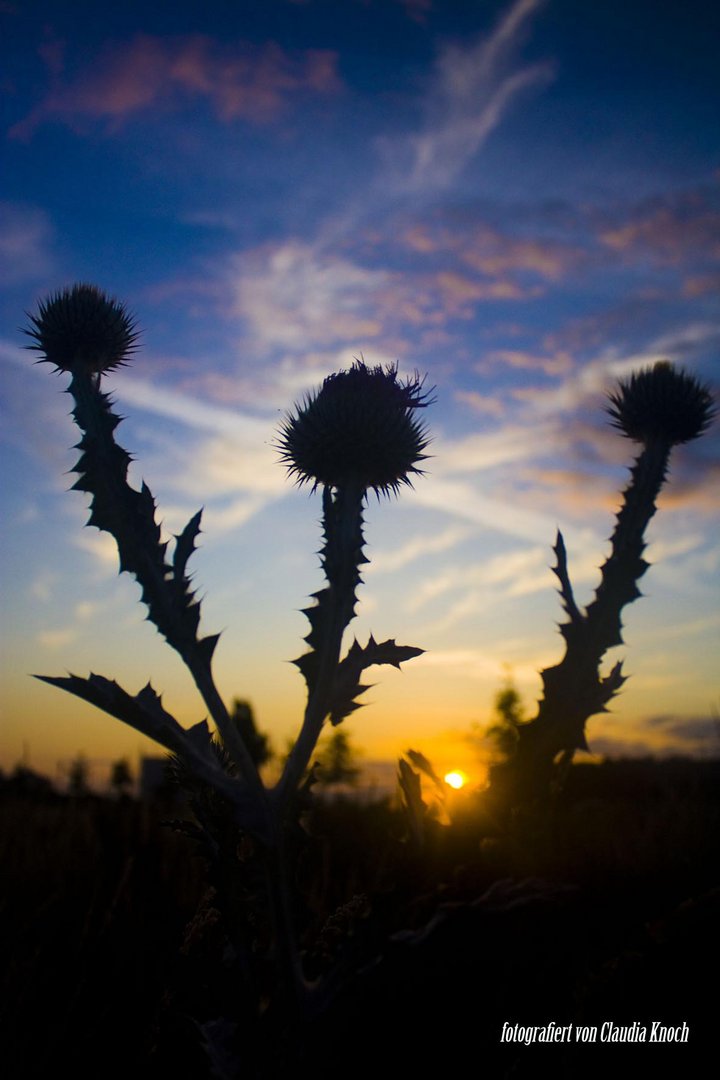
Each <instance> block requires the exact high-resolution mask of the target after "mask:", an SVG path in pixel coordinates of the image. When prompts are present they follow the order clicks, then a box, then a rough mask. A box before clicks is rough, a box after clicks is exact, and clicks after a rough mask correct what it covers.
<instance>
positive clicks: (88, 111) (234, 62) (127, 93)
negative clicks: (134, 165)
mask: <svg viewBox="0 0 720 1080" xmlns="http://www.w3.org/2000/svg"><path fill="white" fill-rule="evenodd" d="M340 85H341V84H340V79H339V76H338V73H337V56H336V54H335V53H332V52H328V51H324V50H305V51H302V52H294V53H290V52H287V51H286V50H284V49H283V48H281V47H280V46H279V45H278V44H276V43H274V42H268V43H267V44H265V45H264V46H262V47H260V48H258V47H257V46H256V45H251V44H249V43H245V42H236V43H232V44H231V43H220V42H218V41H216V40H215V39H213V38H211V37H209V36H207V35H205V34H191V35H187V36H184V37H157V36H153V35H150V34H138V35H137V36H136V37H135V38H133V40H132V41H129V42H123V43H121V44H112V45H109V46H107V47H106V48H105V50H104V52H103V53H102V54H101V55H100V56H98V57H96V58H95V60H94V61H93V62H91V63H90V65H89V66H88V67H87V68H85V69H84V70H83V71H81V72H80V73H79V74H78V75H77V76H76V77H75V78H71V79H69V80H66V79H64V78H63V76H62V75H60V74H59V73H57V72H55V73H54V74H53V75H52V86H51V90H50V92H49V93H48V95H47V96H46V97H45V98H44V100H43V101H41V102H40V103H39V104H38V105H37V106H36V107H35V108H34V109H33V110H32V111H31V112H30V114H29V115H28V116H27V117H25V118H24V119H23V120H22V121H20V123H18V124H16V125H15V127H14V128H12V129H11V131H10V135H11V136H13V137H15V138H21V139H22V138H30V137H31V136H32V135H33V133H34V132H35V130H36V128H37V127H38V126H39V125H40V124H42V123H44V122H46V121H48V120H59V121H61V122H63V123H66V124H69V125H70V126H71V127H74V128H77V127H78V125H79V124H83V123H86V122H87V121H95V122H97V121H104V122H105V123H108V124H110V125H111V127H117V126H118V125H121V124H123V123H124V122H125V121H127V120H128V119H130V118H131V117H137V116H139V115H142V114H145V113H147V112H148V111H150V110H162V111H174V110H176V109H179V108H182V107H183V106H184V105H187V104H188V103H192V102H193V101H197V100H201V101H205V102H207V103H208V104H209V105H210V107H211V109H212V110H213V112H214V114H215V115H216V116H217V118H218V119H219V120H221V121H223V122H225V123H230V122H233V121H237V120H249V121H253V122H267V121H269V120H272V119H273V118H274V117H276V116H277V115H278V113H279V112H280V111H281V110H282V109H283V108H285V107H286V106H287V105H288V103H290V102H292V100H293V98H295V97H296V95H297V94H298V93H310V94H328V93H334V92H337V91H338V89H339V88H340Z"/></svg>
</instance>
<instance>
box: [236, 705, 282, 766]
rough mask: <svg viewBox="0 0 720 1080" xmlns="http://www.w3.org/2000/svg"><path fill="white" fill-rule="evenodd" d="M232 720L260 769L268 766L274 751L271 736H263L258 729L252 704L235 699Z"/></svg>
mask: <svg viewBox="0 0 720 1080" xmlns="http://www.w3.org/2000/svg"><path fill="white" fill-rule="evenodd" d="M230 719H231V721H232V723H233V724H234V725H235V728H236V729H237V731H238V732H239V733H240V735H241V736H242V740H243V742H244V743H245V746H246V747H247V750H248V753H249V754H250V757H251V758H252V760H253V761H254V762H255V764H256V765H257V766H258V767H260V766H261V765H267V763H268V761H270V760H271V758H272V757H273V749H272V747H271V745H270V738H269V736H267V735H263V733H262V732H261V731H258V729H257V726H256V724H255V716H254V714H253V709H252V705H251V704H250V702H249V701H242V700H241V699H240V698H235V699H234V701H233V703H232V708H231V710H230Z"/></svg>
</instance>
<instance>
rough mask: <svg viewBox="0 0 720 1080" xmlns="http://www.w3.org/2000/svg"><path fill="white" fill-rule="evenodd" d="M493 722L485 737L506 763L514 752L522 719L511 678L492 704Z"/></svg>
mask: <svg viewBox="0 0 720 1080" xmlns="http://www.w3.org/2000/svg"><path fill="white" fill-rule="evenodd" d="M493 704H494V709H495V720H494V721H493V723H492V724H490V726H489V727H488V729H487V732H486V735H487V736H488V737H489V738H490V739H491V740H492V742H493V743H494V746H495V748H496V750H497V753H498V754H499V755H500V759H501V760H503V761H506V760H507V759H508V758H510V757H512V755H513V753H514V752H515V747H516V746H517V740H518V728H519V727H520V725H521V724H522V722H523V719H524V713H525V710H524V707H523V703H522V699H521V697H520V694H519V693H518V690H517V688H516V686H515V684H514V683H513V681H512V679H511V678H508V679H507V680H506V682H505V685H504V686H503V687H501V688H500V690H498V692H497V693H496V695H495V700H494V702H493Z"/></svg>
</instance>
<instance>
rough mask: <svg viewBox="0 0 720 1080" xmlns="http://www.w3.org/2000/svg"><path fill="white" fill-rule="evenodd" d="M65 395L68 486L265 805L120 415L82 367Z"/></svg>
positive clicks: (255, 793)
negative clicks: (71, 482) (178, 584)
mask: <svg viewBox="0 0 720 1080" xmlns="http://www.w3.org/2000/svg"><path fill="white" fill-rule="evenodd" d="M69 393H70V394H71V395H72V397H73V399H74V401H75V409H74V418H75V422H76V423H77V425H78V427H79V428H80V430H81V431H82V432H83V438H82V441H81V442H80V444H79V449H80V450H81V451H82V456H81V458H80V461H79V462H78V465H77V466H76V471H77V472H78V473H79V480H78V481H77V483H76V484H75V487H76V488H78V489H79V490H81V491H87V492H89V493H90V494H91V495H92V503H91V513H90V519H89V522H88V524H91V525H95V526H96V527H97V528H99V529H101V530H103V531H104V532H109V533H110V534H111V536H113V537H114V538H115V541H116V543H117V547H118V555H119V558H120V568H121V570H126V571H128V572H129V573H132V574H134V575H135V577H136V578H137V580H138V582H139V584H140V587H141V588H142V593H143V601H144V602H145V604H146V605H147V608H148V615H149V618H150V620H151V621H152V622H153V623H154V624H155V626H156V627H157V629H158V630H159V631H160V632H161V633H162V634H163V636H164V637H165V638H166V639H167V641H168V643H169V644H170V645H172V647H173V648H174V649H175V650H176V651H177V652H178V653H179V654H180V656H181V658H182V659H183V661H184V662H185V664H186V666H187V667H188V669H189V670H190V673H191V674H192V676H193V679H194V680H195V684H196V686H197V688H198V690H199V691H200V694H201V695H202V697H203V700H204V701H205V704H206V705H207V707H208V710H209V712H210V715H211V717H212V719H213V721H214V723H215V724H216V726H217V728H218V731H219V732H220V736H221V738H222V740H223V743H224V744H225V745H226V747H227V749H228V752H229V753H230V754H231V756H232V758H233V759H234V761H235V763H236V764H237V766H238V768H239V769H240V772H241V775H242V777H243V779H244V780H245V781H246V783H247V784H248V786H249V787H250V788H251V789H252V790H253V792H254V795H255V797H256V798H257V799H258V800H261V805H265V804H266V797H265V796H266V792H265V788H264V786H263V784H262V781H261V779H260V776H259V774H258V771H257V769H256V768H255V764H254V762H253V760H252V758H251V757H250V754H249V753H248V750H247V747H246V746H245V744H244V743H243V741H242V738H241V736H240V734H239V732H237V731H236V730H235V728H234V727H233V725H232V722H231V720H230V717H229V715H228V712H227V709H226V708H225V705H224V703H223V701H222V699H221V697H220V694H219V693H218V691H217V688H216V686H215V683H214V681H213V677H212V672H211V668H210V650H208V649H205V650H203V648H202V643H200V642H198V640H197V636H196V633H195V628H196V625H197V619H196V618H193V617H192V616H191V615H190V608H189V605H188V606H186V607H185V608H183V607H182V606H181V605H179V604H178V602H177V594H176V592H173V590H172V588H171V584H170V577H171V573H172V572H171V568H170V567H169V566H168V565H167V563H166V561H165V546H166V545H165V544H162V543H161V541H160V529H159V527H158V526H157V524H156V522H155V519H154V511H155V504H154V500H153V497H152V495H151V493H150V491H149V489H148V488H147V487H146V486H144V485H143V490H142V491H136V490H135V489H134V488H132V487H131V486H130V484H129V483H128V481H127V470H128V466H129V464H130V460H131V458H130V455H129V454H128V453H127V451H126V450H124V449H123V447H121V446H119V445H118V444H117V443H116V442H115V439H114V437H113V432H114V431H115V428H116V427H117V425H118V424H119V423H120V419H119V418H118V417H117V416H115V415H114V414H113V412H112V410H111V409H110V404H109V400H108V398H107V397H106V396H105V395H104V394H103V393H102V392H101V390H100V380H99V376H97V375H94V374H92V373H90V372H88V371H86V370H85V369H79V370H77V371H74V372H73V375H72V380H71V383H70V387H69Z"/></svg>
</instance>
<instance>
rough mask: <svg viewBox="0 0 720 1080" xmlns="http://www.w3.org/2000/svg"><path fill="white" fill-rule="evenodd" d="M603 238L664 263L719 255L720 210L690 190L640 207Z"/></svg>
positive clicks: (613, 246)
mask: <svg viewBox="0 0 720 1080" xmlns="http://www.w3.org/2000/svg"><path fill="white" fill-rule="evenodd" d="M600 240H601V241H602V243H603V244H605V245H606V246H607V247H609V248H611V249H612V250H613V251H617V252H622V253H626V254H627V255H628V256H630V257H633V256H640V257H647V256H650V257H651V258H652V259H654V260H656V261H657V262H660V263H665V264H677V263H682V262H685V261H686V260H691V259H692V260H694V261H696V260H697V259H718V258H720V210H718V209H716V208H715V207H714V206H712V205H710V204H709V203H708V202H707V201H706V200H704V199H703V198H702V197H701V196H700V195H698V194H694V193H689V194H687V195H685V196H684V197H683V198H682V199H681V200H680V201H678V202H677V203H668V204H666V205H660V206H654V207H651V208H645V209H644V210H643V209H642V208H641V209H639V210H638V211H637V214H636V216H635V217H634V218H633V220H630V221H627V222H625V223H624V224H622V225H618V226H616V227H613V228H608V229H605V230H604V231H603V232H601V234H600Z"/></svg>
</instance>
